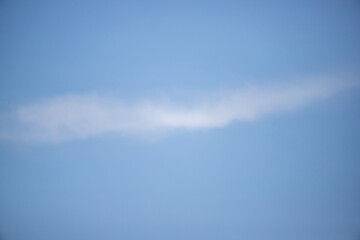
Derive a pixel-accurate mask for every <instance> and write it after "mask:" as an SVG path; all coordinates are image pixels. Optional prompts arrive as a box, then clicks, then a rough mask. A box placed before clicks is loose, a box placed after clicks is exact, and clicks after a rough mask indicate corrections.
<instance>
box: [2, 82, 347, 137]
mask: <svg viewBox="0 0 360 240" xmlns="http://www.w3.org/2000/svg"><path fill="white" fill-rule="evenodd" d="M350 85H351V84H349V83H344V82H341V81H329V80H326V81H325V80H317V81H311V82H308V83H306V84H304V83H302V84H299V85H293V86H282V87H271V88H259V87H251V88H247V89H243V90H237V91H228V92H227V93H224V92H223V93H221V94H220V93H218V94H216V93H212V94H209V95H207V96H201V97H197V98H196V99H192V100H191V99H190V100H188V101H187V104H181V103H180V104H179V103H177V104H176V103H174V102H171V100H167V101H155V100H147V101H138V102H135V103H126V102H124V101H122V100H120V99H117V98H109V97H104V96H99V95H66V96H60V97H55V98H50V99H47V100H44V101H41V102H37V103H32V104H29V105H27V106H22V107H19V108H17V109H15V110H13V111H12V112H10V113H7V114H3V115H2V119H1V130H0V134H1V137H2V138H3V139H9V140H11V139H12V140H30V141H55V142H57V141H63V140H71V139H81V138H87V137H90V136H96V135H101V134H104V133H125V134H128V133H130V134H137V133H141V134H143V133H149V134H151V133H154V132H158V131H167V130H171V129H194V130H195V129H201V128H218V127H224V126H226V125H227V124H229V123H230V122H233V121H254V120H256V119H258V118H259V117H261V116H263V115H265V114H269V113H274V112H278V111H284V110H290V109H294V108H297V107H301V106H303V105H305V104H307V103H310V102H313V101H315V100H319V99H323V98H326V97H328V96H331V95H332V94H334V93H336V92H338V91H339V90H341V89H344V88H346V87H349V86H350Z"/></svg>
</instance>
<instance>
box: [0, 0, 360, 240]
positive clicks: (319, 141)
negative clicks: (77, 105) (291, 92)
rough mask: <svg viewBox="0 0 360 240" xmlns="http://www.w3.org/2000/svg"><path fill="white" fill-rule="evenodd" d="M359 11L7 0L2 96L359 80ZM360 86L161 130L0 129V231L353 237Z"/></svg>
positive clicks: (2, 99) (18, 101) (0, 18)
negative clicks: (69, 132)
mask: <svg viewBox="0 0 360 240" xmlns="http://www.w3.org/2000/svg"><path fill="white" fill-rule="evenodd" d="M359 23H360V4H359V2H358V1H340V0H339V1H271V2H270V1H81V0H79V1H66V0H65V1H40V0H32V1H24V0H12V1H10V0H2V1H0V84H1V85H0V110H1V114H3V113H6V112H9V111H11V110H13V109H16V108H17V107H19V106H20V107H21V106H24V105H27V104H32V103H33V102H34V101H35V102H36V101H38V100H41V99H47V98H51V97H54V96H63V95H66V94H88V93H90V94H93V93H98V94H101V95H103V96H116V97H120V98H121V99H124V100H128V101H137V100H141V99H147V98H150V99H151V98H155V99H157V98H160V99H161V97H162V96H169V97H173V98H175V99H178V100H179V101H181V100H182V99H183V95H184V94H185V95H186V94H188V93H189V92H191V94H194V93H197V92H201V93H202V92H208V91H218V90H219V91H223V90H229V89H230V90H232V89H242V88H243V87H248V86H250V87H251V86H260V87H261V86H265V87H271V86H277V85H278V84H280V85H281V84H284V83H291V85H296V84H297V83H298V82H299V83H300V82H302V79H304V78H306V77H312V76H318V75H325V76H333V75H334V76H335V75H336V76H346V77H344V81H347V80H348V79H347V77H348V78H349V79H350V78H351V79H350V80H355V81H357V80H359V73H358V70H357V69H359V63H360V46H359V45H360V44H359V43H360V27H359ZM359 93H360V92H359V88H358V87H354V88H351V89H348V90H346V91H343V92H339V93H337V94H335V95H334V96H332V97H331V98H329V99H326V100H324V101H319V102H314V103H311V104H309V105H308V106H305V107H303V108H299V109H293V110H291V111H287V112H279V113H276V114H275V113H274V114H270V115H267V116H265V117H264V118H261V119H259V120H257V121H254V122H233V123H231V124H230V125H227V126H225V127H222V128H216V129H202V130H198V131H189V130H185V131H177V132H175V133H174V134H171V135H167V136H160V137H159V136H155V137H148V136H147V137H145V138H141V137H140V138H139V137H137V136H123V135H118V134H115V133H109V134H107V135H101V136H93V137H89V138H86V139H82V140H73V141H65V142H60V143H57V144H54V143H41V144H39V143H28V142H21V141H20V142H16V141H7V140H1V142H0V239H4V240H22V239H26V240H49V239H55V240H56V239H59V240H60V239H61V240H62V239H69V240H72V239H134V240H138V239H147V240H152V239H154V240H155V239H156V240H158V239H256V240H258V239H277V240H278V239H284V240H285V239H307V240H308V239H316V240H318V239H320V240H322V239H324V240H331V239H334V240H335V239H336V240H357V239H359V237H360V148H359V143H360V125H359V123H360V104H359V103H360V97H359V96H360V95H359ZM2 116H3V115H1V117H2ZM4 124H5V123H4V122H3V120H2V118H1V122H0V125H1V128H2V129H3V128H7V127H9V126H8V125H6V124H5V125H4Z"/></svg>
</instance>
